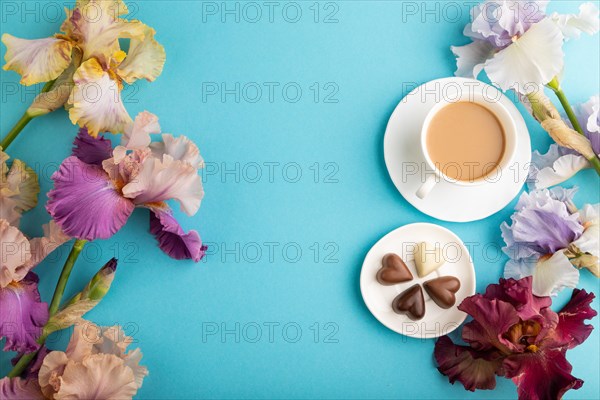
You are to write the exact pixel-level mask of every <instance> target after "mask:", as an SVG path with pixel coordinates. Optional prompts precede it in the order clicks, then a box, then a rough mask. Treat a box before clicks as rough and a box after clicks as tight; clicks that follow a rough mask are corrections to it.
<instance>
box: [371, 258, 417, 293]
mask: <svg viewBox="0 0 600 400" xmlns="http://www.w3.org/2000/svg"><path fill="white" fill-rule="evenodd" d="M412 279H413V276H412V274H411V273H410V271H409V270H408V267H407V266H406V264H405V263H404V261H402V259H401V258H400V256H399V255H398V254H394V253H388V254H386V255H385V256H383V259H382V260H381V269H380V270H379V271H378V272H377V282H379V283H381V284H382V285H385V286H389V285H395V284H396V283H401V282H408V281H410V280H412Z"/></svg>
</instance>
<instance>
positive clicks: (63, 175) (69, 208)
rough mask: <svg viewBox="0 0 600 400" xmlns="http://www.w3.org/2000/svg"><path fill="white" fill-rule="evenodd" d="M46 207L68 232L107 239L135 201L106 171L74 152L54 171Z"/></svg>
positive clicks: (127, 215)
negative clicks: (88, 162)
mask: <svg viewBox="0 0 600 400" xmlns="http://www.w3.org/2000/svg"><path fill="white" fill-rule="evenodd" d="M52 180H53V181H54V189H52V190H51V191H50V192H49V193H48V203H47V205H46V209H47V210H48V212H49V213H50V215H52V217H53V218H54V220H55V221H56V223H57V224H58V225H59V226H60V227H61V228H62V230H63V231H64V232H65V233H66V234H67V235H69V236H72V237H75V238H78V239H86V240H94V239H106V238H109V237H110V236H112V235H113V234H115V233H116V232H117V231H118V230H119V229H121V227H122V226H123V225H124V224H125V222H126V221H127V219H128V218H129V216H130V215H131V213H132V212H133V209H134V204H133V203H132V202H131V201H130V200H129V199H126V198H124V197H122V196H121V194H120V193H119V192H118V190H117V189H116V188H115V187H114V185H113V183H112V182H111V181H110V180H109V178H108V175H107V174H106V172H105V171H104V170H103V169H102V168H100V167H97V166H94V165H88V164H86V163H84V162H83V161H81V160H80V159H78V158H77V157H74V156H71V157H68V158H67V159H65V160H64V161H63V163H62V164H61V166H60V168H59V170H58V171H56V172H55V173H54V174H53V175H52Z"/></svg>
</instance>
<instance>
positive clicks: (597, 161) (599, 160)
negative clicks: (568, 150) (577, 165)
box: [588, 157, 600, 175]
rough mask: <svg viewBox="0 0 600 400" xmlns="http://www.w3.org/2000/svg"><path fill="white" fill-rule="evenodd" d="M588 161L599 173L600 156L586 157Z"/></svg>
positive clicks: (599, 173)
mask: <svg viewBox="0 0 600 400" xmlns="http://www.w3.org/2000/svg"><path fill="white" fill-rule="evenodd" d="M588 161H589V162H590V164H592V167H593V168H594V169H595V170H596V172H597V173H598V175H600V158H598V157H592V158H590V159H588Z"/></svg>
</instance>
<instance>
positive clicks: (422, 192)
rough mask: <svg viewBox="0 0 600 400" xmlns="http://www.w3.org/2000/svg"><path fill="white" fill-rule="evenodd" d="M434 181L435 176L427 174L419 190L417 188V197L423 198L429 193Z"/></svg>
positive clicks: (435, 181)
mask: <svg viewBox="0 0 600 400" xmlns="http://www.w3.org/2000/svg"><path fill="white" fill-rule="evenodd" d="M436 183H437V177H436V176H435V175H434V174H432V175H429V176H428V177H427V179H426V180H425V182H424V183H423V184H422V185H421V187H420V188H419V190H417V193H416V194H417V197H418V198H420V199H424V198H425V197H426V196H427V195H428V194H429V192H431V189H433V187H434V186H435V185H436Z"/></svg>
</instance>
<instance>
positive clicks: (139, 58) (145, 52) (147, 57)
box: [117, 25, 167, 84]
mask: <svg viewBox="0 0 600 400" xmlns="http://www.w3.org/2000/svg"><path fill="white" fill-rule="evenodd" d="M144 27H145V30H144V38H143V39H141V40H140V39H139V38H133V39H131V43H130V45H129V52H128V53H127V57H126V58H125V61H123V63H121V65H119V68H118V70H117V71H118V73H119V76H120V77H121V78H123V80H124V81H125V82H127V83H129V84H132V83H133V82H134V81H135V80H137V79H142V78H144V79H146V80H148V81H150V82H152V81H154V80H155V79H156V78H158V76H159V75H160V74H161V73H162V70H163V66H164V65H165V60H166V59H167V56H166V54H165V48H164V47H163V46H162V45H161V44H160V43H158V42H157V41H156V40H155V39H154V34H155V33H156V32H155V31H154V29H152V28H150V27H149V26H146V25H144Z"/></svg>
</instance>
